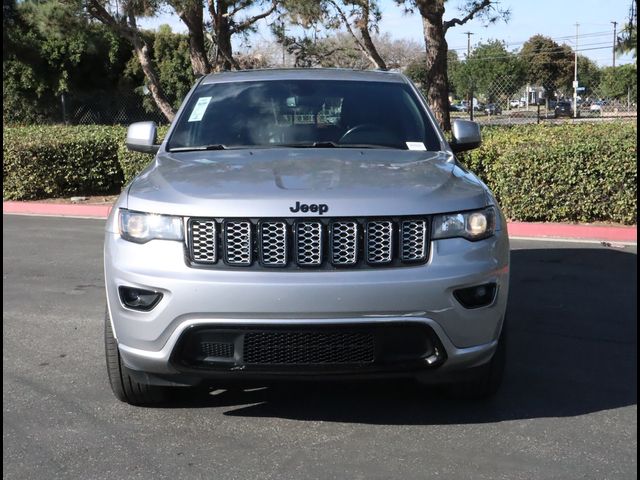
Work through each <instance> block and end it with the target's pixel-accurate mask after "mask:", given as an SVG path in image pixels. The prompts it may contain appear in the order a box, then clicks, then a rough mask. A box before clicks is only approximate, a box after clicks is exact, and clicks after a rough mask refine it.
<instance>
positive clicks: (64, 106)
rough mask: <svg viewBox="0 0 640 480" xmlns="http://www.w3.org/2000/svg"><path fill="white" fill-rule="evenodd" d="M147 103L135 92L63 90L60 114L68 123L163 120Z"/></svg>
mask: <svg viewBox="0 0 640 480" xmlns="http://www.w3.org/2000/svg"><path fill="white" fill-rule="evenodd" d="M149 103H150V106H145V102H144V100H143V98H142V97H141V96H140V95H137V94H135V93H129V94H114V93H113V92H108V93H105V92H95V93H93V94H90V95H87V94H85V95H70V94H67V95H64V96H61V98H60V108H61V118H62V119H63V122H64V123H67V124H71V125H89V124H94V125H95V124H98V125H128V124H131V123H133V122H141V121H146V120H150V121H154V122H156V123H158V124H166V123H167V118H166V117H165V116H164V115H163V114H162V112H161V111H160V110H159V109H158V108H157V107H156V106H155V105H153V104H151V103H152V102H149Z"/></svg>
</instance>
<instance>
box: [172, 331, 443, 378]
mask: <svg viewBox="0 0 640 480" xmlns="http://www.w3.org/2000/svg"><path fill="white" fill-rule="evenodd" d="M263 323H264V322H263V321H260V322H256V323H255V324H243V325H229V324H228V323H225V324H224V325H222V324H221V325H202V326H194V327H191V328H188V329H187V330H185V332H183V334H182V335H181V336H180V338H179V339H178V342H177V343H176V346H175V348H174V349H173V351H172V353H171V363H172V365H174V366H175V367H176V368H177V369H178V370H181V371H183V370H185V369H186V370H190V369H197V370H199V371H202V370H210V371H228V372H235V373H240V372H257V371H260V372H265V371H269V372H275V373H282V372H301V371H313V372H323V371H334V372H336V371H343V372H346V371H362V370H377V369H385V368H390V369H394V368H395V369H397V368H400V369H401V370H405V369H406V368H410V367H416V368H426V367H433V366H437V365H438V364H439V363H441V362H442V361H443V360H444V349H443V348H442V346H441V344H440V343H439V340H438V339H437V337H436V335H435V333H434V332H433V330H432V329H431V328H430V327H429V326H427V325H425V324H422V323H418V322H403V321H393V322H388V323H387V322H375V323H358V324H340V323H336V324H324V325H322V324H320V325H317V324H316V325H314V321H313V320H309V322H308V323H306V324H300V325H285V324H282V325H276V324H271V325H264V324H263ZM434 358H435V359H436V360H437V361H434Z"/></svg>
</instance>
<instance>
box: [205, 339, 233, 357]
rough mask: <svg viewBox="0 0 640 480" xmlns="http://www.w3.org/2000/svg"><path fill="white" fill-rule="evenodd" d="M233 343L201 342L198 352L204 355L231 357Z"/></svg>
mask: <svg viewBox="0 0 640 480" xmlns="http://www.w3.org/2000/svg"><path fill="white" fill-rule="evenodd" d="M233 352H234V346H233V343H227V342H201V343H200V353H201V354H202V355H203V356H204V357H205V358H206V357H216V358H231V357H233Z"/></svg>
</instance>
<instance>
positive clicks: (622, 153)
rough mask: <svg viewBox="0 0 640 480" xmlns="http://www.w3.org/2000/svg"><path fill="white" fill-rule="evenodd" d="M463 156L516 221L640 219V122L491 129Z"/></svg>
mask: <svg viewBox="0 0 640 480" xmlns="http://www.w3.org/2000/svg"><path fill="white" fill-rule="evenodd" d="M482 133H483V137H484V138H483V145H482V147H481V148H479V149H478V150H474V151H471V152H468V153H466V154H464V155H462V156H461V161H462V162H463V163H464V164H466V165H467V166H468V167H469V169H470V170H472V171H473V172H474V173H476V174H477V175H478V176H479V177H480V178H482V179H483V180H484V181H485V183H487V185H488V186H489V187H490V188H491V189H492V191H493V193H494V194H495V195H496V197H497V199H498V202H499V203H500V205H501V206H502V208H503V210H504V212H505V215H506V216H507V218H509V219H511V220H521V221H548V222H561V221H564V222H566V221H570V222H616V223H624V224H635V223H636V222H637V211H638V210H637V202H636V195H637V169H636V168H637V166H636V155H637V140H636V134H637V126H636V124H635V122H615V123H582V124H563V125H544V124H542V125H518V126H509V127H503V126H501V127H485V128H484V129H483V132H482Z"/></svg>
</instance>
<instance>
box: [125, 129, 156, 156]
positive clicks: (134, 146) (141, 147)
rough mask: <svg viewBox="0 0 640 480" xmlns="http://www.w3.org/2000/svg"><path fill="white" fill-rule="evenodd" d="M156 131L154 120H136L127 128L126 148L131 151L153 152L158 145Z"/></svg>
mask: <svg viewBox="0 0 640 480" xmlns="http://www.w3.org/2000/svg"><path fill="white" fill-rule="evenodd" d="M157 140H158V132H157V129H156V124H155V123H154V122H137V123H132V124H131V125H129V128H128V129H127V148H128V149H129V150H131V151H132V152H142V153H152V154H155V153H156V152H157V151H158V149H159V148H160V145H156V142H157Z"/></svg>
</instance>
